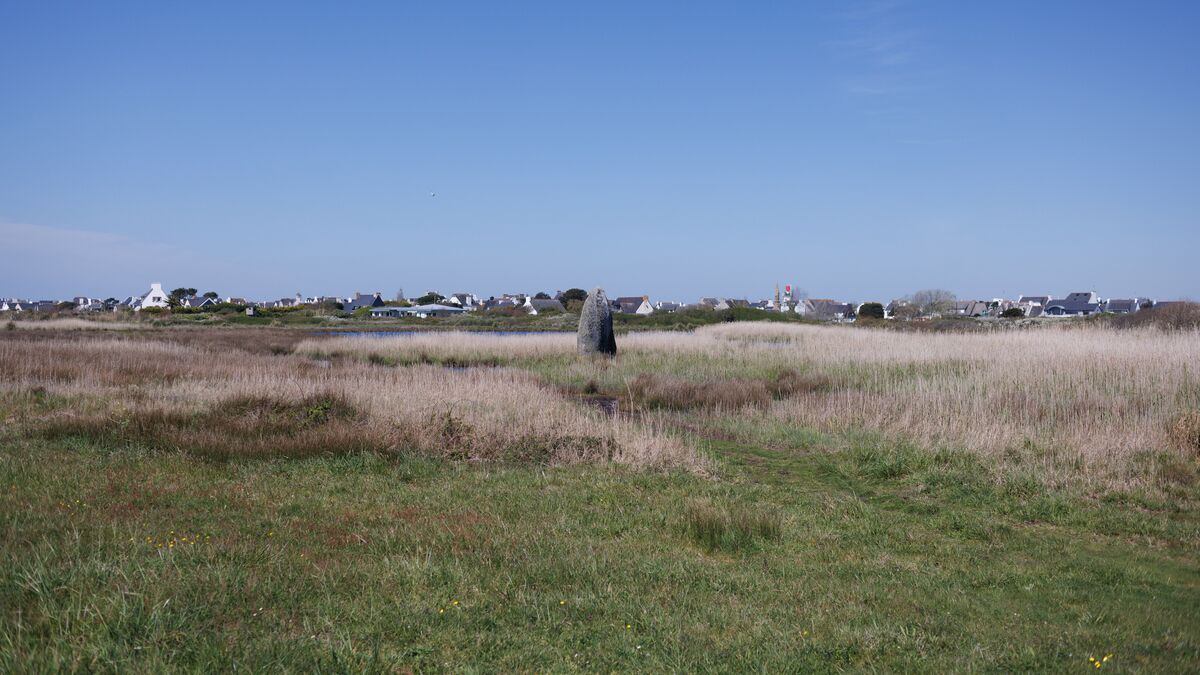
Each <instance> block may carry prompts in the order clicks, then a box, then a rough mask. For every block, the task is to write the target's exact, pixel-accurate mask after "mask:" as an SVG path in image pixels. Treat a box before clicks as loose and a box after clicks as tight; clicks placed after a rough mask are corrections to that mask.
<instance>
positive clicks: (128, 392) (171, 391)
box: [0, 338, 702, 470]
mask: <svg viewBox="0 0 1200 675" xmlns="http://www.w3.org/2000/svg"><path fill="white" fill-rule="evenodd" d="M34 391H36V392H38V395H39V396H42V397H43V398H49V399H52V400H60V401H66V402H68V403H66V404H63V405H56V406H49V407H44V409H39V410H38V411H36V412H35V414H31V415H27V416H26V417H25V419H23V420H21V423H23V424H26V425H28V426H29V427H30V428H31V429H41V430H42V431H46V432H48V433H52V434H56V435H62V434H72V433H76V434H82V435H90V436H97V437H104V438H110V439H115V440H120V441H139V442H144V443H148V444H151V445H154V444H165V445H168V446H170V447H178V448H181V449H190V450H195V451H197V452H200V453H201V454H205V455H209V456H219V457H235V456H239V455H240V454H245V455H270V454H313V453H319V452H321V451H323V449H324V451H330V452H336V451H339V449H340V448H341V442H340V440H339V439H343V440H347V442H349V441H352V443H351V446H352V449H361V448H362V447H365V446H371V447H384V448H390V449H395V450H398V451H403V450H405V449H417V450H420V451H424V452H429V453H433V454H439V455H446V456H452V457H456V458H462V459H467V460H493V459H502V460H520V461H535V462H546V463H557V464H563V463H576V462H595V461H613V462H618V463H623V464H631V465H636V466H642V467H653V468H672V467H685V468H689V469H694V470H702V462H701V460H700V459H699V458H698V457H697V456H696V455H695V453H694V452H693V451H692V450H691V449H690V448H688V447H687V446H685V445H684V444H683V443H681V442H680V441H679V440H677V439H676V438H675V437H673V436H671V435H668V434H666V433H664V432H662V431H661V430H659V429H657V428H655V427H654V426H653V425H652V424H651V423H648V422H633V421H631V420H629V419H624V418H608V417H606V416H605V415H603V414H602V413H601V412H598V411H594V410H591V409H588V408H585V407H583V406H581V405H578V404H576V403H574V402H572V401H569V400H566V399H564V398H562V397H561V396H560V395H559V394H558V393H557V392H556V390H554V389H553V388H551V387H548V386H546V385H543V384H542V383H540V382H539V381H538V379H537V378H536V377H534V376H533V375H531V374H529V373H525V372H521V371H516V370H512V369H503V368H494V369H473V370H467V371H454V370H449V369H446V368H439V367H435V366H427V365H426V366H415V367H412V368H403V369H392V368H379V367H375V366H372V365H370V364H366V363H359V362H347V363H328V362H314V361H313V360H310V359H305V358H299V357H294V356H286V355H284V356H271V355H264V354H252V353H249V352H241V351H235V352H230V351H228V350H224V351H210V350H207V349H204V348H201V347H198V346H196V345H182V344H175V343H171V342H158V341H129V340H111V339H99V338H94V339H83V340H79V339H77V340H59V339H46V340H5V341H0V392H6V393H8V394H10V395H14V396H21V395H22V394H25V393H28V392H34ZM343 402H344V403H345V405H347V406H349V408H350V410H351V411H352V412H350V413H346V414H341V415H337V416H333V417H328V416H325V415H323V414H321V413H319V411H318V416H319V417H321V419H319V420H318V423H313V419H312V414H311V411H312V410H313V409H314V408H317V409H319V408H320V407H321V406H326V407H329V408H334V409H339V406H341V404H342V403H343ZM327 417H328V418H327ZM131 430H132V431H131ZM266 431H271V432H272V433H269V434H265V432H266ZM260 432H262V433H260ZM264 434H265V435H264ZM273 447H274V449H275V450H277V449H280V448H281V449H282V451H280V452H275V451H274V450H273ZM289 448H291V449H292V450H295V453H289V452H288V449H289Z"/></svg>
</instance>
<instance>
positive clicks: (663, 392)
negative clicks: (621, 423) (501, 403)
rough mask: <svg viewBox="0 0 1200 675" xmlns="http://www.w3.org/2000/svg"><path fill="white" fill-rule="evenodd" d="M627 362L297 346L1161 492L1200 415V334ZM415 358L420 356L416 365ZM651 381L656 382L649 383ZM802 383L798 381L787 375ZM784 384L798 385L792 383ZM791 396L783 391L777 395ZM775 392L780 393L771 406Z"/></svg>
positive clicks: (445, 337)
mask: <svg viewBox="0 0 1200 675" xmlns="http://www.w3.org/2000/svg"><path fill="white" fill-rule="evenodd" d="M619 349H620V355H619V356H618V358H617V359H615V360H613V361H611V362H607V361H591V360H581V359H576V358H574V357H573V356H571V355H572V354H573V350H574V337H573V336H571V335H531V336H492V335H486V334H482V335H481V334H462V333H460V334H440V335H421V336H413V337H391V338H367V339H364V338H353V337H347V338H335V339H332V340H324V341H319V342H318V341H306V342H302V343H300V345H299V346H298V351H299V352H302V353H309V354H316V353H321V354H342V355H345V356H350V357H356V358H372V357H374V358H382V357H387V358H391V359H394V360H396V361H397V362H401V363H403V362H409V361H414V360H417V361H419V360H429V361H438V360H439V359H453V360H460V361H463V362H479V363H486V362H497V363H512V364H515V365H520V366H524V367H529V368H531V369H534V370H535V371H537V372H539V373H540V374H542V375H543V376H544V377H547V378H548V379H550V380H553V381H558V382H560V383H561V384H571V385H575V386H579V385H581V384H582V383H585V382H588V383H592V382H595V383H599V384H600V387H601V388H602V389H605V390H608V391H612V392H628V393H630V394H631V396H632V397H633V398H634V399H635V403H636V398H637V397H638V396H642V397H645V398H646V399H647V400H648V401H649V402H650V403H651V404H652V405H653V406H656V407H667V408H676V409H681V408H689V407H695V408H697V411H696V414H706V413H704V412H703V409H715V410H717V411H718V412H721V411H723V412H725V413H729V412H731V411H737V409H738V408H741V410H740V412H739V414H740V415H741V417H742V418H743V419H750V420H751V421H752V423H758V424H769V423H774V424H785V425H790V426H795V427H802V428H811V429H817V430H822V431H828V432H845V431H858V430H866V431H871V432H879V433H883V434H889V435H896V436H900V437H903V438H907V439H910V440H911V441H913V442H916V443H918V444H921V445H924V446H927V447H934V446H938V447H940V446H949V447H962V448H967V449H970V450H975V451H978V452H980V453H983V454H985V455H989V456H993V457H998V458H1005V457H1010V458H1011V457H1021V458H1022V459H1023V461H1028V460H1029V458H1030V457H1035V458H1037V457H1040V458H1041V461H1043V462H1044V464H1045V465H1044V466H1041V467H1038V468H1039V470H1046V471H1050V472H1052V473H1054V474H1055V477H1054V479H1055V480H1058V479H1062V480H1069V479H1071V478H1072V476H1071V475H1069V474H1072V473H1076V474H1078V476H1079V477H1086V478H1089V479H1091V478H1095V479H1101V480H1104V481H1106V482H1108V483H1111V484H1126V483H1130V482H1133V483H1136V482H1144V481H1148V480H1152V476H1150V475H1149V474H1150V473H1152V471H1153V469H1152V468H1149V469H1148V468H1147V466H1146V465H1144V464H1145V463H1144V462H1142V464H1139V462H1141V461H1142V460H1141V459H1139V458H1140V457H1144V455H1146V454H1147V453H1149V454H1153V453H1159V452H1162V451H1172V450H1174V451H1176V452H1183V453H1185V454H1187V453H1188V452H1190V454H1191V455H1192V456H1194V454H1195V451H1194V450H1191V451H1185V450H1182V449H1181V448H1183V447H1185V446H1187V445H1188V444H1189V443H1190V442H1191V441H1189V440H1187V439H1190V438H1192V435H1191V434H1192V433H1193V432H1192V429H1193V423H1192V422H1191V420H1194V419H1196V416H1198V415H1200V412H1197V411H1200V377H1197V375H1198V374H1197V372H1196V370H1197V367H1200V332H1197V331H1195V330H1179V331H1161V330H1153V329H1146V330H1110V329H1104V328H1076V327H1068V326H1055V327H1044V328H1039V329H1026V330H1022V329H1007V330H994V331H981V332H971V333H913V332H900V331H889V330H877V329H863V328H855V327H834V326H808V325H784V324H773V323H730V324H722V325H716V326H710V327H706V328H702V329H699V330H697V331H695V332H694V333H674V332H671V333H667V332H659V333H636V334H630V335H627V336H625V337H624V338H623V339H622V340H621V342H620V345H619ZM418 357H419V358H418ZM648 373H649V375H648ZM787 373H791V375H787ZM787 377H793V378H797V379H798V382H797V383H796V384H795V385H794V386H792V387H790V388H787V387H781V386H780V383H782V382H783V381H784V379H785V378H787ZM781 390H782V391H783V393H784V395H782V396H781V395H779V394H780V391H781ZM770 394H775V395H774V396H769V395H770Z"/></svg>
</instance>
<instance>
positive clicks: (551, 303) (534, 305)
mask: <svg viewBox="0 0 1200 675" xmlns="http://www.w3.org/2000/svg"><path fill="white" fill-rule="evenodd" d="M521 306H522V307H524V308H525V311H526V312H529V313H530V314H533V315H537V314H541V313H542V312H565V311H567V308H566V307H563V304H562V303H561V302H559V301H558V300H555V299H554V298H529V297H527V298H525V304H524V305H521Z"/></svg>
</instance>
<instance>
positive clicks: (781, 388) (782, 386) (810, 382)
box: [771, 368, 833, 398]
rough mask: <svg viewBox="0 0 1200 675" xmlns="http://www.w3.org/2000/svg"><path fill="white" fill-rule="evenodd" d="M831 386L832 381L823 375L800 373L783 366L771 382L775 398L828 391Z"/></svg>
mask: <svg viewBox="0 0 1200 675" xmlns="http://www.w3.org/2000/svg"><path fill="white" fill-rule="evenodd" d="M832 386H833V383H832V381H831V380H830V379H829V378H828V377H826V376H824V375H818V374H813V373H808V374H803V375H802V374H800V373H797V372H796V371H794V370H792V369H791V368H785V369H783V370H781V371H779V375H777V376H776V378H775V382H774V383H772V386H771V391H772V393H774V394H775V397H776V398H786V397H788V396H794V395H795V394H813V393H819V392H824V391H829V390H830V389H831V388H832Z"/></svg>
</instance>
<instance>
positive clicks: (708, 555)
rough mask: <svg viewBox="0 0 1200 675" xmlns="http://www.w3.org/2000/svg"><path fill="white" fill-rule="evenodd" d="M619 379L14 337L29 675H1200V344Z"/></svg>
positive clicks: (721, 333) (131, 335) (496, 355)
mask: <svg viewBox="0 0 1200 675" xmlns="http://www.w3.org/2000/svg"><path fill="white" fill-rule="evenodd" d="M620 347H621V350H622V351H621V355H620V356H619V357H618V359H616V360H615V361H612V362H607V361H591V360H580V359H578V358H576V357H574V356H573V355H572V352H571V348H572V336H555V335H548V336H521V337H495V336H462V335H449V336H447V335H440V336H429V337H418V338H399V339H393V338H378V339H376V338H359V339H348V338H336V337H327V336H322V337H306V336H304V335H302V334H298V333H295V332H290V331H286V330H276V331H270V330H266V329H240V330H238V329H224V330H219V329H180V328H172V329H163V330H158V331H145V330H138V331H121V332H120V333H114V334H103V335H94V334H80V333H65V332H60V331H54V330H44V331H20V330H17V331H10V332H8V334H3V335H0V420H2V422H3V426H2V430H0V445H2V448H3V450H2V452H0V482H2V484H3V485H4V486H5V487H6V489H5V490H4V491H3V493H0V533H2V534H0V621H2V623H0V670H3V671H5V672H19V671H44V670H62V669H73V670H89V671H92V670H119V671H138V672H159V671H162V670H175V669H179V670H196V671H201V670H203V671H214V670H222V671H227V670H233V669H235V668H237V669H254V670H325V671H356V672H357V671H363V670H380V671H383V670H387V671H395V670H414V671H426V670H485V671H494V670H504V671H510V670H518V671H529V670H553V671H568V670H584V671H614V670H616V671H629V670H641V671H662V670H678V671H692V670H703V671H744V670H764V671H812V670H818V671H830V670H846V671H858V670H883V671H896V670H918V671H945V670H956V671H962V670H980V671H1004V672H1012V671H1029V670H1040V671H1062V670H1072V669H1084V668H1087V669H1089V670H1095V669H1097V666H1096V665H1095V664H1096V662H1099V663H1100V664H1101V665H1100V667H1101V668H1103V669H1106V670H1116V671H1121V672H1128V671H1145V672H1185V671H1195V670H1197V669H1200V638H1198V637H1197V636H1200V612H1196V608H1197V607H1200V557H1198V554H1200V512H1198V511H1197V508H1196V505H1197V498H1198V497H1200V479H1198V478H1197V452H1198V451H1200V438H1197V437H1196V429H1195V428H1194V427H1193V426H1192V425H1193V424H1195V420H1196V419H1197V418H1196V417H1195V416H1196V414H1197V410H1198V409H1200V406H1198V405H1197V401H1198V396H1200V392H1198V391H1197V381H1196V380H1195V374H1194V372H1193V371H1191V370H1190V368H1191V364H1194V363H1197V362H1200V359H1197V358H1196V357H1197V356H1200V335H1198V334H1197V333H1195V332H1194V331H1193V332H1152V331H1140V332H1139V331H1133V332H1115V331H1107V330H1101V329H1089V330H1084V331H1072V330H1058V329H1049V330H1039V331H1020V332H1006V333H1003V334H985V335H975V334H971V335H924V334H900V333H896V332H889V331H878V330H865V329H839V328H829V327H810V326H796V325H786V326H774V325H771V326H744V325H736V324H735V325H732V326H728V325H722V326H713V327H710V328H706V329H703V330H701V331H697V332H696V333H681V334H662V335H660V334H644V335H637V336H630V337H628V338H626V339H625V340H624V341H622V342H621V344H620ZM1051 356H1053V357H1055V358H1049V357H1051ZM1080 369H1082V371H1080ZM595 399H603V400H605V401H608V400H615V401H616V405H617V407H618V409H619V411H620V412H619V413H618V414H617V415H616V416H615V417H608V416H607V415H606V414H605V413H604V412H603V409H602V408H600V407H596V406H593V405H590V404H588V403H587V401H588V400H595ZM993 417H994V418H995V419H993ZM1114 417H1115V418H1116V420H1115V421H1114V420H1113V419H1110V418H1114ZM970 422H977V424H976V425H975V426H970V424H967V423H970ZM1118 422H1119V423H1118ZM1014 426H1015V427H1016V428H1015V429H1014ZM1106 657H1107V660H1105V659H1106ZM1093 659H1095V661H1093Z"/></svg>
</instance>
